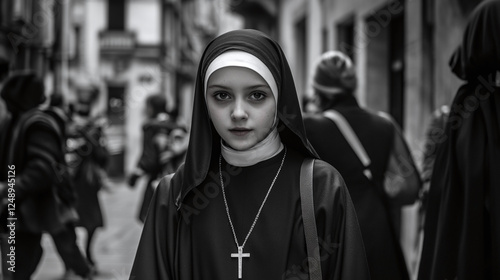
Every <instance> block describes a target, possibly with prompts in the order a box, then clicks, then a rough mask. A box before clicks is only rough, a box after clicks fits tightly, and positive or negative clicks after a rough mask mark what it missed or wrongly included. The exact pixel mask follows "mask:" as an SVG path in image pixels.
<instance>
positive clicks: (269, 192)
mask: <svg viewBox="0 0 500 280" xmlns="http://www.w3.org/2000/svg"><path fill="white" fill-rule="evenodd" d="M191 127H192V129H191V137H190V142H189V148H188V152H187V157H186V161H185V164H184V165H183V166H181V167H180V168H179V169H178V171H177V172H176V173H175V175H174V176H173V177H165V178H164V179H163V180H162V181H161V183H160V184H159V186H158V188H157V189H156V192H155V195H154V197H153V199H152V201H151V205H150V208H149V213H148V216H147V218H146V222H145V224H144V229H143V232H142V237H141V240H140V243H139V247H138V249H137V254H136V257H135V262H134V265H133V268H132V272H131V276H130V279H179V280H184V279H218V280H225V279H228V280H229V279H231V280H233V279H369V272H368V265H367V262H366V256H365V251H364V246H363V241H362V237H361V234H360V230H359V226H358V221H357V219H356V215H355V212H354V208H353V205H352V202H351V199H350V197H349V194H348V192H347V189H346V186H345V184H344V181H343V180H342V177H341V176H340V174H339V173H338V172H337V171H336V170H335V169H334V168H333V167H332V166H331V165H329V164H327V163H325V162H323V161H321V160H315V161H314V166H313V176H312V182H313V188H312V191H313V195H312V201H313V202H314V206H311V210H312V211H311V212H314V216H315V219H314V218H313V219H308V218H306V219H303V214H302V207H301V202H302V200H304V201H306V199H305V198H303V199H302V200H301V194H300V193H301V192H300V186H301V184H300V179H301V176H300V172H301V165H302V163H303V161H304V160H305V159H311V158H316V157H317V156H316V154H315V152H314V150H313V149H312V148H311V146H310V145H309V143H308V141H307V139H306V136H305V132H304V126H303V122H302V116H301V111H300V107H299V101H298V98H297V93H296V91H295V86H294V82H293V78H292V74H291V71H290V68H289V66H288V62H287V61H286V59H285V56H284V54H283V51H282V50H281V48H280V46H279V45H278V44H277V43H276V42H275V41H273V40H272V39H270V38H269V37H267V36H266V35H264V34H263V33H261V32H259V31H255V30H237V31H231V32H228V33H225V34H223V35H221V36H219V37H217V38H216V39H214V40H213V41H212V42H211V43H210V44H209V45H208V46H207V48H206V49H205V52H204V54H203V56H202V58H201V62H200V65H199V68H198V74H197V81H196V85H195V97H194V109H193V117H192V126H191ZM313 207H314V208H313ZM311 220H314V221H315V222H316V226H315V228H316V229H317V235H316V236H317V238H318V241H315V246H314V248H315V249H318V248H319V254H316V256H319V259H320V260H321V261H320V264H321V265H320V266H319V265H318V264H319V263H318V262H315V261H314V260H316V259H318V258H316V259H313V257H312V256H310V255H308V248H307V246H306V234H305V233H304V223H305V224H306V225H309V223H310V222H311ZM303 221H304V222H303ZM308 236H311V235H308ZM316 252H317V253H318V251H316ZM309 264H310V265H309ZM309 274H311V275H314V277H311V278H310V277H309ZM318 275H319V277H318Z"/></svg>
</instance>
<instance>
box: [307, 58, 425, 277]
mask: <svg viewBox="0 0 500 280" xmlns="http://www.w3.org/2000/svg"><path fill="white" fill-rule="evenodd" d="M312 84H313V87H314V92H315V100H316V101H317V107H318V108H319V113H315V114H308V115H306V116H305V117H304V125H305V127H306V132H307V137H308V139H309V141H310V142H311V144H312V145H313V147H314V149H315V150H316V151H317V152H318V154H319V156H320V157H321V159H323V160H325V161H326V162H328V163H330V164H331V165H333V166H334V167H335V168H337V169H338V170H339V172H340V174H342V177H343V178H344V179H345V182H346V185H347V187H348V189H349V193H350V194H351V197H352V201H353V203H354V207H355V209H356V213H357V216H358V220H359V225H360V227H361V232H362V235H363V241H364V244H365V248H366V256H367V258H368V264H369V266H370V275H371V278H372V279H380V280H384V279H409V275H408V269H407V266H406V262H405V259H404V256H403V252H402V249H401V246H400V243H399V234H398V229H397V226H398V223H395V222H394V221H395V218H394V216H393V215H392V213H393V210H394V209H396V210H397V211H400V208H401V206H403V205H407V204H411V203H413V202H415V200H416V198H417V197H418V190H419V188H420V185H421V183H420V177H419V174H418V171H417V169H416V167H415V164H414V161H413V159H412V156H411V153H410V150H409V149H408V146H407V144H406V141H405V139H404V137H403V135H402V134H401V132H400V129H399V127H398V125H397V124H396V123H395V122H394V121H393V120H392V118H390V117H389V116H387V115H386V114H382V113H377V112H372V111H370V110H368V109H364V108H361V107H360V106H359V105H358V102H357V101H356V98H355V96H354V91H355V89H356V75H355V72H354V65H353V64H352V62H351V60H350V59H349V57H347V56H346V55H345V54H343V53H342V52H339V51H328V52H326V53H324V54H323V55H322V56H321V58H320V59H319V61H318V64H317V66H316V69H315V73H314V78H313V83H312ZM331 110H335V111H336V112H338V114H340V115H341V116H343V118H344V119H345V120H346V122H347V123H348V125H349V126H351V128H352V130H353V132H354V133H355V134H356V136H357V137H358V139H359V141H360V143H361V145H362V146H363V148H364V150H365V151H366V154H367V155H368V157H369V159H370V164H369V166H364V165H363V162H362V161H361V160H360V158H358V156H357V154H356V153H355V151H354V150H353V149H352V148H351V145H350V143H348V140H347V139H346V138H345V137H344V135H343V133H342V132H341V130H340V129H339V128H338V126H337V124H336V123H335V122H333V121H332V120H330V119H329V118H328V117H327V116H326V115H325V113H324V112H330V111H331ZM367 172H369V173H367ZM365 174H369V175H368V176H366V175H365Z"/></svg>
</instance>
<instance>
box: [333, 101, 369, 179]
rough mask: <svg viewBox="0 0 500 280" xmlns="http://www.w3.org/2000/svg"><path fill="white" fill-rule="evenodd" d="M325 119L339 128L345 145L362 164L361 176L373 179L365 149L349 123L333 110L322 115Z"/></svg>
mask: <svg viewBox="0 0 500 280" xmlns="http://www.w3.org/2000/svg"><path fill="white" fill-rule="evenodd" d="M323 115H324V116H325V117H327V118H328V119H330V120H331V121H333V122H334V123H335V124H336V125H337V127H338V128H339V130H340V132H341V133H342V135H343V136H344V138H345V139H346V140H347V143H349V145H350V146H351V148H352V149H353V150H354V153H356V155H357V156H358V158H359V160H360V161H361V163H362V164H363V167H364V170H363V174H364V175H365V176H366V177H367V178H368V179H369V180H371V179H372V178H373V176H372V172H371V171H370V163H371V160H370V157H369V156H368V154H367V153H366V151H365V148H364V147H363V145H362V144H361V141H359V138H358V136H357V135H356V133H355V132H354V130H352V127H351V126H350V125H349V122H347V120H346V119H345V118H344V116H342V114H340V113H339V112H337V111H335V110H328V111H325V112H324V113H323Z"/></svg>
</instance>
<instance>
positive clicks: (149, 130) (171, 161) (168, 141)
mask: <svg viewBox="0 0 500 280" xmlns="http://www.w3.org/2000/svg"><path fill="white" fill-rule="evenodd" d="M145 113H146V122H145V123H144V125H143V127H142V130H143V141H142V143H143V146H142V155H141V157H140V159H139V162H138V164H137V168H136V169H135V170H134V171H133V172H132V174H131V175H130V177H129V179H128V184H129V186H131V187H133V186H135V184H136V181H137V179H139V178H140V177H142V176H144V175H146V176H147V177H148V179H147V180H148V181H147V183H146V188H145V189H144V195H143V199H142V204H141V208H140V210H139V215H138V218H139V220H140V221H141V222H143V223H144V220H145V218H146V214H147V211H148V207H149V202H150V201H151V197H153V192H154V189H155V188H156V186H157V185H158V183H159V179H161V178H162V177H163V176H165V175H167V174H170V173H173V172H175V170H176V169H177V168H178V167H179V166H180V165H181V164H182V163H183V161H184V156H185V152H186V149H187V136H188V135H187V132H186V129H185V128H184V127H182V126H180V125H178V124H177V123H176V122H175V121H174V120H172V119H171V118H170V116H169V114H168V113H167V101H166V99H165V97H164V96H162V95H159V94H153V95H150V96H148V97H147V98H146V108H145Z"/></svg>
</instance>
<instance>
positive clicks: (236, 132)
mask: <svg viewBox="0 0 500 280" xmlns="http://www.w3.org/2000/svg"><path fill="white" fill-rule="evenodd" d="M229 131H230V132H231V133H232V134H234V135H236V136H245V135H247V134H248V133H250V131H252V129H250V128H245V127H235V128H231V129H229Z"/></svg>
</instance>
